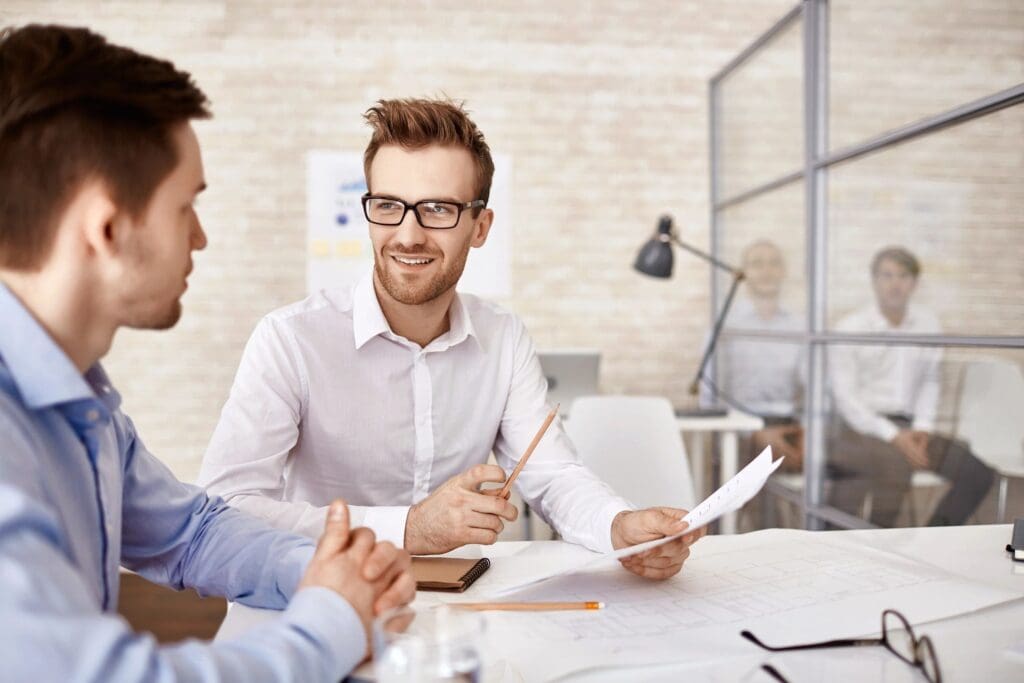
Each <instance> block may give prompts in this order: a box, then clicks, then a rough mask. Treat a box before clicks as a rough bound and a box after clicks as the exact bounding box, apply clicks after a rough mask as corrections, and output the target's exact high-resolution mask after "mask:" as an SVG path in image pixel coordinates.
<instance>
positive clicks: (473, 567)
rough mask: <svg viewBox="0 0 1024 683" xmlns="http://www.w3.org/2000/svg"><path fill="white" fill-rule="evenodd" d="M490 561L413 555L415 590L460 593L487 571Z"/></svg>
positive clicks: (484, 558) (485, 559)
mask: <svg viewBox="0 0 1024 683" xmlns="http://www.w3.org/2000/svg"><path fill="white" fill-rule="evenodd" d="M490 566H491V561H490V560H489V559H487V558H486V557H482V558H480V559H477V560H474V559H468V560H466V559H462V558H459V557H414V558H412V575H413V578H415V579H416V590H421V591H451V592H453V593H461V592H462V591H464V590H466V589H467V588H469V587H470V586H471V585H472V584H473V582H474V581H476V580H477V579H479V578H480V576H481V575H482V574H483V573H484V572H485V571H487V568H488V567H490Z"/></svg>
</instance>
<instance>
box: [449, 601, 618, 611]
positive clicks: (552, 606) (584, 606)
mask: <svg viewBox="0 0 1024 683" xmlns="http://www.w3.org/2000/svg"><path fill="white" fill-rule="evenodd" d="M448 606H449V607H451V608H453V609H471V610H476V611H478V612H490V611H503V612H552V611H559V612H565V611H568V610H595V609H604V603H603V602H594V601H591V602H450V603H448Z"/></svg>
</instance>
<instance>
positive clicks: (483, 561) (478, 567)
mask: <svg viewBox="0 0 1024 683" xmlns="http://www.w3.org/2000/svg"><path fill="white" fill-rule="evenodd" d="M490 566H491V561H490V560H489V559H487V558H486V557H481V558H480V561H479V562H477V563H476V564H474V565H473V566H472V567H470V569H469V571H468V572H466V573H465V574H463V575H462V578H461V579H459V580H460V581H462V582H463V583H464V584H466V585H467V586H468V585H469V584H471V583H473V582H474V581H476V580H477V579H479V578H480V575H481V574H483V573H484V572H485V571H487V569H488V567H490Z"/></svg>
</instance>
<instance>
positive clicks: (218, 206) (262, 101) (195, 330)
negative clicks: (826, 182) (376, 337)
mask: <svg viewBox="0 0 1024 683" xmlns="http://www.w3.org/2000/svg"><path fill="white" fill-rule="evenodd" d="M793 4H794V2H793V0H743V1H742V2H739V1H732V2H724V1H723V2H708V1H706V0H650V1H647V2H641V1H639V0H638V1H635V2H625V1H622V2H611V1H609V0H595V1H593V2H564V1H563V2H554V3H553V2H550V0H548V1H545V2H541V1H536V0H529V1H523V0H494V1H492V2H489V3H486V4H480V5H473V4H467V3H463V2H455V1H452V0H443V1H439V2H431V3H413V2H406V3H400V2H375V3H370V2H364V3H355V2H327V1H322V2H312V1H310V2H296V1H292V2H281V1H276V2H271V1H267V0H261V1H250V2H242V1H219V2H218V1H214V0H210V1H206V0H193V1H184V0H181V1H173V2H160V3H156V2H130V1H121V2H99V1H98V0H92V1H88V2H86V1H77V0H61V1H60V2H40V1H39V0H5V2H4V3H3V6H2V7H0V23H2V24H11V23H15V24H21V23H26V22H29V21H46V22H60V23H70V24H80V25H87V26H90V27H92V28H94V29H95V30H98V31H100V32H102V33H104V34H105V35H107V36H108V37H109V38H110V39H111V40H113V41H115V42H119V43H123V44H127V45H130V46H133V47H136V48H138V49H141V50H144V51H149V52H152V53H155V54H158V55H162V56H166V57H168V58H171V59H172V60H174V61H175V62H176V63H177V64H178V65H179V66H180V67H182V68H184V69H187V70H189V71H191V72H192V73H193V74H194V75H195V77H196V79H197V81H198V82H199V84H200V85H201V86H202V87H203V88H204V89H205V90H206V92H207V93H208V94H209V96H210V98H211V100H212V101H213V104H214V110H215V114H216V118H215V119H214V120H212V121H210V122H203V123H200V124H198V125H197V131H198V133H199V137H200V139H201V141H202V144H203V150H204V155H205V162H206V167H207V176H208V181H209V183H210V190H209V191H208V192H207V193H206V194H205V195H204V196H203V197H202V199H201V201H200V210H201V217H202V218H203V220H204V223H205V226H206V229H207V232H208V233H209V236H210V246H209V247H208V248H207V250H206V251H205V252H204V253H202V254H200V255H199V256H198V257H197V258H196V271H195V273H194V274H193V276H192V278H191V284H190V289H189V292H188V295H187V296H186V298H185V300H184V304H185V315H184V317H183V320H182V322H181V323H180V324H179V325H178V327H176V328H175V329H174V330H172V331H169V332H166V333H160V334H157V333H152V332H134V331H124V332H121V333H120V334H119V335H118V337H117V340H116V342H115V346H114V349H113V351H112V353H111V355H110V357H109V359H108V361H107V365H108V369H109V370H110V372H111V374H112V376H113V378H114V380H115V381H116V382H117V384H118V386H119V387H120V388H121V390H122V392H123V394H124V397H125V408H126V410H127V412H129V414H131V415H132V416H133V418H134V420H135V422H136V423H137V425H138V426H139V428H140V431H141V433H142V434H143V435H144V436H145V439H146V441H147V443H148V445H149V446H150V448H151V449H152V450H153V451H154V452H155V453H157V454H158V455H159V456H160V457H161V458H163V459H164V460H165V461H166V462H167V463H168V464H169V465H170V466H171V467H172V468H173V469H174V470H175V471H176V472H177V473H178V474H179V475H180V476H182V477H183V478H186V479H191V478H193V477H194V475H195V473H196V472H197V470H198V464H199V460H200V458H201V455H202V452H203V449H204V447H205V444H206V442H207V440H208V438H209V435H210V433H211V432H212V430H213V427H214V424H215V422H216V419H217V416H218V413H219V410H220V407H221V406H222V404H223V402H224V399H225V398H226V396H227V392H228V388H229V386H230V383H231V380H232V377H233V375H234V371H235V368H236V366H237V362H238V359H239V356H240V354H241V351H242V347H243V345H244V343H245V340H246V339H247V338H248V335H249V333H250V332H251V330H252V328H253V326H254V325H255V323H256V321H257V320H258V319H259V317H260V316H261V315H263V314H264V313H266V312H267V311H269V310H271V309H273V308H275V307H277V306H280V305H282V304H284V303H287V302H290V301H293V300H296V299H298V298H301V297H302V296H304V268H305V216H304V207H305V165H304V156H305V153H306V151H307V150H309V149H313V148H338V149H362V148H363V147H364V146H365V143H366V138H367V132H366V129H365V128H364V126H363V124H362V123H361V118H360V114H361V112H362V111H363V110H365V109H366V107H367V106H369V105H370V104H371V103H372V102H373V101H374V100H376V99H378V98H381V97H396V96H418V95H435V94H440V93H447V94H449V95H451V96H454V97H458V98H463V99H465V100H467V102H468V106H469V108H470V109H471V110H472V111H473V112H474V117H475V119H476V120H477V122H478V123H479V124H480V126H481V128H482V129H483V131H484V132H485V134H486V135H487V137H488V139H489V141H490V143H491V146H492V148H493V149H494V150H495V151H498V152H501V153H506V154H510V155H511V156H512V157H513V161H514V177H513V183H512V198H513V200H514V201H515V213H514V220H515V225H514V226H513V228H512V229H513V231H514V234H513V244H514V254H513V258H512V288H513V295H512V296H511V297H510V298H508V299H507V300H505V301H503V302H502V303H504V304H506V305H508V306H510V307H511V308H513V309H514V310H516V311H517V312H518V313H519V314H520V315H522V316H523V318H524V319H525V321H526V323H527V325H528V326H529V328H530V329H531V331H532V332H533V335H534V337H535V339H536V340H537V342H538V344H539V345H540V346H542V347H561V346H591V347H597V348H600V349H601V350H602V351H603V354H604V360H603V371H602V373H603V374H602V386H603V389H604V390H606V391H613V392H631V393H658V394H665V395H668V396H669V397H670V398H671V399H672V400H674V401H676V402H682V401H683V400H685V398H686V396H685V391H686V385H687V383H688V378H689V376H690V374H691V373H692V370H693V369H694V368H695V366H696V364H697V361H698V359H699V345H700V340H701V338H702V337H703V334H704V331H705V328H706V325H707V315H708V314H707V305H708V304H707V301H708V299H707V282H708V273H707V270H706V268H705V267H704V266H703V264H701V263H699V262H697V261H695V260H692V259H689V258H687V257H685V256H684V255H680V256H679V257H678V258H679V261H678V263H679V271H678V272H677V275H676V277H675V278H674V279H673V280H672V281H670V282H661V281H654V280H649V279H646V278H643V277H642V276H639V275H637V274H635V273H634V272H632V271H631V269H630V264H631V262H632V259H633V257H634V255H635V252H636V249H637V248H638V247H639V245H640V244H641V243H642V242H643V240H645V239H646V238H647V236H648V234H649V233H650V232H651V231H652V230H653V228H654V224H655V221H656V219H657V216H658V215H659V214H661V213H663V212H666V211H668V212H671V213H673V214H674V215H675V217H676V219H677V221H676V222H677V225H678V226H679V227H680V229H681V233H682V237H683V238H684V239H686V240H688V241H691V242H692V243H694V244H696V245H698V246H706V245H707V243H708V213H709V211H708V134H707V131H708V120H707V104H708V103H707V83H708V79H709V78H710V77H711V75H712V74H713V73H714V72H715V71H717V70H718V69H719V68H721V67H722V66H723V65H724V64H725V63H726V62H727V61H728V60H729V59H730V58H732V57H733V56H734V55H735V54H736V53H737V52H738V51H739V50H740V49H742V48H743V47H744V46H745V45H747V44H748V43H749V42H750V41H751V40H752V39H753V38H755V37H756V36H758V35H759V34H760V33H762V32H763V31H764V30H765V29H766V28H767V27H768V26H770V25H771V24H772V23H773V22H774V21H775V20H776V19H777V18H778V17H780V16H781V15H782V14H784V13H785V12H786V11H787V10H788V9H790V8H791V7H792V6H793ZM834 4H836V5H837V6H838V5H841V4H842V3H838V2H837V3H834ZM876 4H877V3H876ZM946 4H956V3H953V2H952V0H946ZM1003 4H1004V5H1007V6H1008V5H1010V4H1012V3H1009V1H1007V2H1005V3H1003ZM972 6H973V3H972ZM837 11H838V10H837ZM1010 11H1011V10H1010V9H1009V8H1008V7H1007V8H1006V9H1005V12H1002V13H1001V12H1000V11H999V10H998V7H997V8H996V9H995V10H993V11H991V12H987V13H982V16H985V17H989V20H990V21H992V22H995V23H999V22H1005V20H1006V19H1005V16H1004V15H1009V14H1010ZM1014 11H1015V10H1014ZM1013 16H1019V13H1015V14H1014V15H1013ZM918 20H922V19H920V18H919V17H915V21H918ZM978 21H981V19H978ZM1017 25H1018V26H1020V22H1018V24H1017ZM864 35H867V36H869V37H870V38H871V39H872V40H876V39H877V34H876V33H870V32H868V33H865V34H864ZM915 35H917V33H916V32H909V33H908V32H900V36H901V37H902V38H903V39H904V40H911V39H913V37H914V36H915ZM926 35H932V34H926ZM943 35H945V34H939V38H937V39H936V40H937V41H938V40H939V39H941V38H942V36H943ZM867 39H868V38H865V40H867ZM929 40H930V39H929ZM976 43H977V45H978V49H979V50H982V51H984V49H985V47H986V41H976ZM937 45H941V47H936V46H935V45H931V44H924V45H921V46H919V49H918V52H917V53H915V54H923V55H930V54H931V53H932V52H933V51H935V50H947V46H946V44H945V43H937ZM851 49H856V45H853V46H851ZM1014 54H1016V53H1014ZM980 56H981V57H983V56H984V55H983V54H982V55H980ZM996 56H997V57H998V59H1000V60H1003V61H1004V62H1005V61H1006V60H1007V59H1009V58H1008V57H1007V52H1006V50H1005V49H1003V48H1000V51H999V52H998V54H997V55H996ZM783 59H785V58H783ZM954 61H955V63H956V64H958V65H959V67H960V68H962V69H963V70H964V76H963V79H961V80H963V81H964V82H968V81H970V80H971V79H972V78H974V77H975V76H978V77H980V76H981V75H984V74H985V73H988V72H989V71H991V64H989V63H986V62H985V61H984V60H982V59H980V58H979V56H977V55H975V56H974V57H972V60H971V61H969V62H965V63H963V64H961V63H960V61H959V60H954ZM1008 63H1009V64H1010V66H1011V67H1012V66H1013V63H1012V60H1011V61H1010V62H1008ZM1018 66H1019V65H1018ZM872 73H875V72H874V71H872ZM939 77H941V75H940V76H936V78H939ZM752 80H753V81H754V83H755V84H757V83H760V85H761V87H765V86H767V85H770V84H771V81H770V76H768V80H766V79H765V78H756V79H752ZM794 83H798V81H793V80H792V78H790V79H789V80H787V85H786V86H785V89H786V91H787V92H788V91H789V90H793V89H794ZM1011 84H1012V83H1007V84H1006V85H1011ZM780 87H781V86H780ZM781 100H782V98H776V101H781ZM950 104H953V102H951V103H950ZM787 107H788V108H787V109H786V111H785V112H783V113H781V114H778V117H780V118H781V120H783V121H786V122H790V123H792V122H793V120H794V119H793V115H792V111H793V109H792V103H791V102H790V103H789V104H788V105H787ZM765 109H766V110H765V112H764V115H765V116H776V114H775V113H773V111H774V110H772V109H771V108H765ZM796 111H798V112H799V109H798V108H797V109H796ZM861 116H862V114H860V113H859V112H858V111H854V110H851V112H850V114H849V116H848V117H847V119H848V120H850V121H853V122H856V121H858V120H860V117H861ZM797 121H798V119H797ZM850 125H852V124H850ZM764 129H765V127H763V126H762V130H764ZM780 137H781V138H782V139H786V140H792V139H793V135H792V134H791V133H786V134H785V135H783V136H780ZM797 140H799V137H797ZM1018 140H1019V138H1018ZM1005 142H1006V141H1005V140H1001V141H998V144H1005ZM747 145H750V147H749V149H748V147H747ZM770 148H771V145H770V144H761V142H760V141H759V139H758V138H757V137H756V136H755V137H753V138H744V144H743V145H734V146H733V148H732V149H734V150H735V153H736V154H743V153H748V152H749V153H750V154H753V155H754V156H759V155H760V154H761V153H762V152H763V153H765V154H768V155H770V154H772V150H771V149H770ZM1018 149H1019V147H1018ZM757 150H761V152H758V151H757ZM1010 156H1012V154H1010ZM1017 159H1018V161H1019V156H1018V157H1017ZM1011 161H1012V159H1011ZM946 163H949V160H948V159H947V160H946ZM1018 168H1019V166H1018ZM1016 177H1017V178H1019V177H1020V175H1019V173H1018V175H1017V176H1016ZM1003 182H1006V178H1005V177H1004V178H1003ZM1016 189H1017V190H1019V189H1020V186H1019V181H1018V185H1017V186H1016ZM794 193H795V194H796V195H799V192H795V191H794ZM796 201H797V203H796V204H795V205H794V206H788V205H787V204H793V202H791V201H786V200H784V198H783V200H777V201H776V204H777V205H778V207H777V211H778V212H780V218H779V222H778V223H776V224H775V225H786V226H793V227H792V228H787V230H791V231H792V235H791V236H790V237H785V238H784V239H783V241H785V242H786V243H787V247H786V248H787V251H790V250H792V253H793V254H795V256H793V257H791V264H790V267H791V272H794V273H796V274H797V275H799V274H801V273H802V269H803V265H802V247H801V246H800V245H802V237H801V235H800V228H799V225H798V221H799V220H800V218H801V217H802V205H801V204H799V199H797V200H796ZM1015 206H1016V208H1017V212H1016V213H1017V216H1019V214H1020V208H1019V207H1020V206H1021V202H1019V201H1017V203H1016V205H1015ZM1011 208H1012V207H1011ZM737 211H738V212H742V211H746V213H747V215H748V217H747V218H745V219H744V218H742V216H740V219H742V220H744V221H746V224H748V225H749V226H750V227H749V228H747V232H743V230H742V229H741V227H742V226H741V223H739V222H737V223H735V224H736V225H737V226H740V227H737V228H736V230H735V231H734V233H732V235H735V237H734V238H733V237H732V236H730V239H735V243H736V244H737V245H739V244H740V243H741V242H742V239H743V238H745V237H747V236H749V235H753V234H756V233H757V231H758V230H762V229H763V227H764V226H765V225H768V224H767V223H764V222H763V220H762V221H761V222H760V223H759V219H758V214H759V213H760V212H758V211H757V210H755V209H754V208H753V207H750V208H748V209H745V210H741V209H739V208H738V209H737ZM737 215H740V214H737ZM763 218H764V215H763V213H762V214H761V219H763ZM740 219H735V220H736V221H739V220H740ZM759 225H760V226H761V227H758V226H759ZM1017 226H1018V227H1019V221H1018V223H1017ZM1018 232H1019V231H1018ZM785 234H789V232H786V233H785ZM972 263H973V262H972ZM1018 263H1019V260H1018ZM857 267H858V268H859V267H861V266H860V264H859V262H858V266H857ZM1018 268H1019V266H1018ZM1009 272H1010V275H1008V276H1007V277H1009V278H1010V280H1009V281H1008V282H1011V283H1016V282H1017V280H1013V277H1016V275H1014V273H1017V274H1018V275H1019V270H1018V271H1013V269H1012V267H1009ZM794 292H795V293H799V286H798V285H794V286H793V287H791V293H794Z"/></svg>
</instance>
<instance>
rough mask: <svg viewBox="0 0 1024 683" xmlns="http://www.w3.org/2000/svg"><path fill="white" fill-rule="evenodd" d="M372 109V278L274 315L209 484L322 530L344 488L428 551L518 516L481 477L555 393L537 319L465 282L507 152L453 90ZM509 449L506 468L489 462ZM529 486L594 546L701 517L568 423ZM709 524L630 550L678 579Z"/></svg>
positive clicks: (490, 538) (395, 533) (402, 537)
mask: <svg viewBox="0 0 1024 683" xmlns="http://www.w3.org/2000/svg"><path fill="white" fill-rule="evenodd" d="M366 119H367V121H368V122H369V124H370V126H371V128H372V129H373V134H372V137H371V141H370V144H369V146H368V148H367V150H366V153H365V157H364V170H365V173H366V180H367V188H368V190H369V191H368V192H367V194H366V195H365V196H364V198H363V206H364V213H365V215H366V218H367V220H368V222H369V225H370V228H369V229H370V237H371V241H372V244H373V250H374V261H375V263H374V267H373V270H372V273H369V274H367V276H366V277H364V278H363V279H362V280H361V281H360V282H358V283H357V284H356V285H355V286H353V287H352V288H351V289H349V290H347V291H330V292H328V291H321V292H319V293H316V294H314V295H312V296H310V297H309V298H307V299H305V300H303V301H301V302H298V303H296V304H293V305H291V306H287V307H285V308H282V309H279V310H277V311H274V312H273V313H271V314H269V315H268V316H266V317H265V318H264V319H263V320H262V321H261V322H260V323H259V325H258V326H257V328H256V330H255V332H254V333H253V335H252V337H251V339H250V340H249V343H248V344H247V346H246V349H245V352H244V354H243V357H242V360H241V363H240V366H239V369H238V373H237V375H236V378H235V382H234V385H233V387H232V389H231V393H230V396H229V398H228V401H227V403H226V405H225V407H224V410H223V413H222V415H221V419H220V422H219V424H218V425H217V428H216V430H215V432H214V435H213V437H212V439H211V442H210V445H209V447H208V449H207V452H206V456H205V458H204V462H203V467H202V471H201V473H200V483H201V484H203V485H205V486H207V487H208V488H209V490H210V491H212V492H215V493H218V494H220V495H222V496H224V497H225V498H226V499H227V500H228V501H229V503H230V504H232V505H235V506H237V507H239V508H241V509H243V510H247V511H250V512H252V513H254V514H257V515H259V516H261V517H263V518H265V519H267V520H269V521H270V522H271V523H273V524H275V525H276V526H279V527H281V528H284V529H289V530H294V531H298V532H300V533H304V534H307V535H310V536H315V535H318V534H319V533H320V531H321V530H322V527H323V519H324V512H323V506H324V505H326V504H327V503H328V502H329V501H330V500H332V499H334V498H335V497H338V496H344V497H345V498H346V500H348V501H349V502H350V503H352V504H353V505H352V508H351V509H352V516H353V524H355V525H359V524H362V525H365V526H368V527H370V528H371V529H373V530H374V531H375V532H376V533H377V535H378V537H380V538H382V539H387V540H390V541H392V542H393V543H395V544H396V545H398V546H399V547H404V548H405V549H406V550H408V551H409V552H411V553H413V554H431V553H442V552H446V551H448V550H451V549H453V548H456V547H459V546H461V545H464V544H467V543H484V544H487V543H493V542H494V541H495V540H496V539H497V537H498V534H499V533H500V532H501V531H502V529H503V528H504V523H505V522H510V521H514V520H515V519H516V517H517V515H518V511H517V509H516V508H515V507H514V506H512V505H511V504H510V503H508V501H506V500H503V499H501V498H499V497H496V496H495V495H493V493H494V490H492V491H491V493H490V494H488V493H486V492H482V491H481V485H483V484H487V483H491V484H498V483H500V482H502V481H504V480H505V471H510V470H511V469H512V468H513V467H514V466H515V464H516V462H517V461H518V458H519V457H520V456H521V455H522V454H523V452H524V451H525V449H526V447H527V445H528V444H529V442H530V441H531V439H532V438H533V435H534V434H535V433H536V431H537V429H538V428H539V427H540V425H541V423H542V422H543V421H544V418H545V416H546V414H547V412H548V410H549V407H548V406H547V405H546V389H547V385H546V381H545V379H544V375H543V373H542V371H541V368H540V364H539V362H538V361H537V358H536V355H535V353H534V347H533V342H532V340H531V339H530V336H529V335H528V334H527V332H526V329H525V328H524V326H523V323H522V322H521V321H520V320H519V319H518V317H516V316H515V315H513V314H512V313H510V312H509V311H506V310H504V309H502V308H500V307H498V306H496V305H494V304H491V303H488V302H486V301H483V300H480V299H478V298H477V297H475V296H471V295H465V294H458V293H456V285H457V283H458V281H459V278H460V276H461V275H462V271H463V268H464V266H465V263H466V259H467V257H468V254H469V251H470V249H471V248H475V247H480V246H482V245H483V244H484V242H485V241H486V239H487V234H488V231H489V230H490V227H491V223H492V220H493V212H492V211H491V210H490V209H487V208H486V204H487V199H488V193H489V191H490V185H491V178H492V176H493V172H494V165H493V162H492V160H491V155H490V151H489V148H488V146H487V143H486V142H485V140H484V138H483V135H482V133H481V132H480V131H479V130H478V129H477V127H476V125H475V124H474V123H473V122H472V121H471V120H470V119H469V117H468V116H467V114H466V112H465V111H464V110H463V109H462V107H461V106H460V105H457V104H454V103H452V102H449V101H437V100H382V101H380V102H379V103H378V104H377V105H376V106H374V107H372V108H371V109H370V110H369V111H368V112H367V113H366ZM492 451H493V452H494V453H495V455H496V457H497V460H498V463H499V464H500V465H501V467H499V466H496V465H488V464H486V461H487V458H488V456H489V454H490V453H491V452H492ZM629 455H630V454H628V453H624V454H623V457H629ZM502 468H504V471H503V469H502ZM652 476H656V475H652ZM516 486H517V488H518V491H519V493H520V494H521V495H522V497H523V499H524V500H525V501H526V502H527V503H528V504H529V505H530V506H531V508H532V509H534V510H535V511H536V512H537V513H538V514H539V515H540V516H541V517H542V518H543V519H544V520H545V521H546V522H548V523H549V524H550V525H551V526H552V527H553V528H554V529H556V530H557V531H558V532H559V533H560V534H561V535H562V537H563V538H565V539H566V540H569V541H572V542H575V543H580V544H582V545H585V546H587V547H589V548H591V549H594V550H599V551H607V550H611V549H612V548H621V547H624V546H627V545H633V544H635V543H639V542H643V541H646V540H651V539H654V538H660V537H663V536H666V535H671V534H676V533H679V532H681V531H683V529H684V528H685V523H684V522H682V521H681V518H682V516H683V515H684V514H685V512H684V511H682V510H677V509H673V508H657V509H648V510H640V511H634V510H633V509H632V506H631V505H630V504H629V503H628V502H627V501H625V500H623V499H621V498H619V497H617V496H616V495H615V494H614V493H613V492H612V490H611V489H610V488H609V487H608V486H607V485H606V484H604V483H603V482H601V481H600V480H599V479H598V478H597V477H596V476H595V475H594V474H593V473H592V472H590V471H589V470H588V469H587V468H586V467H584V466H583V464H582V463H581V462H580V460H579V458H578V456H577V455H576V453H575V452H574V450H573V447H572V444H571V443H570V442H569V440H568V438H567V436H566V435H565V432H564V431H563V429H562V427H561V425H560V423H559V422H558V421H556V422H555V424H553V425H552V427H551V429H549V430H548V432H547V434H546V435H545V437H544V439H543V440H542V441H541V442H540V445H539V446H538V447H537V450H536V451H535V452H534V454H533V456H532V458H531V460H530V462H529V464H528V465H527V466H526V467H525V468H524V469H523V471H522V473H521V475H520V476H519V478H518V480H517V482H516ZM700 535H701V534H700V533H699V532H698V533H695V534H692V535H687V536H685V537H683V538H680V539H677V540H675V541H673V542H671V543H668V544H665V545H663V546H661V547H659V548H657V549H654V550H651V551H648V552H647V553H644V554H642V555H639V556H634V557H631V558H627V559H626V560H624V561H623V564H624V566H626V568H627V569H629V570H630V571H633V572H634V573H637V574H639V575H642V576H646V577H650V578H667V577H669V576H672V575H674V574H675V573H677V572H678V571H679V570H680V568H681V567H682V563H683V561H684V560H685V559H686V557H687V556H688V553H689V550H688V546H689V545H690V544H691V543H692V542H693V541H695V540H696V539H697V538H699V536H700Z"/></svg>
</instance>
